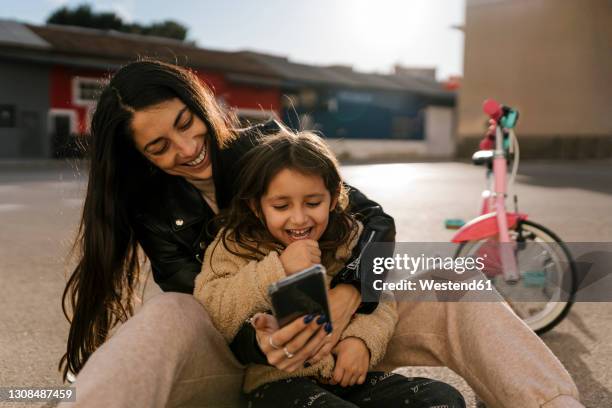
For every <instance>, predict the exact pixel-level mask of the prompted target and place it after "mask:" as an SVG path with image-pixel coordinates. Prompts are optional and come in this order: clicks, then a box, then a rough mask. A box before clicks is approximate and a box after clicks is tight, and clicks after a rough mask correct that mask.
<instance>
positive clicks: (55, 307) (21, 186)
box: [0, 162, 612, 408]
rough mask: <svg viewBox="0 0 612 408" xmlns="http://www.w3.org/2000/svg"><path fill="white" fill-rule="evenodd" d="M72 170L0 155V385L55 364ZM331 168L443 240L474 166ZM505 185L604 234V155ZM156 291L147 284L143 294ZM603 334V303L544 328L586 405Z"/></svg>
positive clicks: (610, 172) (600, 385)
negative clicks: (447, 221) (601, 158)
mask: <svg viewBox="0 0 612 408" xmlns="http://www.w3.org/2000/svg"><path fill="white" fill-rule="evenodd" d="M81 170H82V166H80V167H79V166H76V167H75V166H74V165H58V164H54V165H49V164H45V165H42V164H41V165H30V166H25V167H24V166H21V165H10V164H6V163H0V225H1V228H0V260H1V261H0V283H1V284H0V385H1V386H10V385H12V386H26V385H30V386H34V385H38V386H51V385H59V374H58V372H57V369H56V366H57V362H58V359H59V356H60V355H61V353H62V352H63V349H64V345H65V340H66V336H67V331H68V325H67V323H66V322H65V319H64V318H63V316H62V313H61V310H60V305H59V299H60V296H61V292H62V289H63V287H64V282H65V279H66V274H67V273H68V272H69V270H70V267H69V266H70V265H71V262H70V261H69V258H68V252H69V250H70V245H71V240H72V238H73V237H74V234H75V232H76V227H77V223H78V217H79V211H80V208H81V205H82V197H83V195H84V191H85V182H86V179H85V176H84V175H83V173H82V171H81ZM343 172H344V175H345V177H346V178H347V179H348V180H349V182H351V183H352V184H353V185H355V186H356V187H359V188H360V189H362V191H364V192H366V193H367V194H368V195H370V196H371V197H372V198H375V199H376V200H377V201H379V202H380V203H381V204H382V205H383V206H384V207H385V209H386V210H387V211H388V212H389V213H390V214H392V215H393V216H394V217H395V219H396V223H397V225H398V239H399V240H401V241H422V242H435V241H448V240H449V238H450V236H451V232H449V231H446V230H444V229H443V221H444V219H445V218H449V217H459V218H466V219H469V218H470V217H471V216H473V215H474V214H475V212H476V211H477V208H478V197H479V193H480V190H481V189H482V187H483V184H484V179H483V174H482V169H479V168H475V167H472V166H470V165H468V164H463V163H414V164H381V165H359V166H345V167H344V168H343ZM516 190H517V192H518V193H519V196H520V197H521V201H520V203H519V205H520V207H521V210H523V211H527V212H528V213H529V214H530V215H531V218H533V219H534V220H536V221H538V222H540V223H542V224H545V225H547V226H549V227H550V228H552V229H553V230H554V231H556V232H557V233H558V234H559V235H561V237H562V238H563V239H565V240H566V241H601V242H612V211H611V210H612V162H587V163H568V162H565V163H524V164H523V165H522V168H521V171H520V174H519V177H518V184H517V186H516ZM157 290H158V289H157V288H156V287H155V286H154V285H149V289H148V291H147V297H148V296H151V295H153V294H154V293H156V291H157ZM611 337H612V306H611V305H610V304H609V303H582V304H578V305H575V307H574V308H573V309H572V312H571V313H570V315H569V317H568V319H566V320H565V321H564V322H563V323H562V324H561V325H560V326H558V328H557V329H555V330H554V331H553V332H552V333H548V334H546V335H545V336H544V341H545V342H546V343H547V344H548V345H549V346H550V348H551V349H552V350H553V351H554V352H555V354H556V355H557V356H558V357H559V358H560V359H561V360H562V362H563V363H564V364H565V365H566V367H567V368H568V369H569V370H570V372H571V373H572V374H573V375H574V377H575V379H576V382H577V384H578V387H579V389H580V391H581V394H582V396H583V400H584V402H585V404H586V405H587V406H588V407H593V408H595V407H597V408H599V407H609V406H612V375H611V374H610V373H612V369H611V368H612V342H610V340H609V339H610V338H611ZM517 352H520V350H517ZM402 372H404V373H408V374H422V375H429V376H433V377H439V378H442V379H444V380H446V381H449V382H451V383H453V384H454V385H456V386H458V387H459V388H460V389H461V390H462V391H463V392H464V393H465V394H466V395H467V396H468V399H469V401H470V406H473V395H472V394H471V391H470V390H469V387H467V386H466V385H465V383H463V382H462V380H461V379H460V378H458V377H457V376H455V375H454V374H452V373H451V372H450V371H449V370H446V369H423V368H415V369H409V370H402ZM0 405H1V404H0ZM22 406H23V405H22ZM37 406H40V405H37Z"/></svg>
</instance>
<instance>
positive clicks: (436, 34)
mask: <svg viewBox="0 0 612 408" xmlns="http://www.w3.org/2000/svg"><path fill="white" fill-rule="evenodd" d="M3 3H4V4H3V5H2V7H1V8H0V18H4V19H7V18H8V19H16V20H19V21H22V22H29V23H34V24H44V22H45V20H46V18H47V17H48V16H49V15H50V14H51V12H52V11H53V10H55V9H57V8H58V7H60V6H63V5H67V6H70V7H74V6H75V5H78V4H82V3H83V0H74V1H73V0H21V1H11V2H8V1H3ZM88 3H89V4H91V5H92V6H93V9H94V11H114V12H116V13H117V14H118V15H120V16H121V17H122V18H123V19H124V20H125V21H128V22H137V23H141V24H149V23H151V22H157V21H163V20H166V19H172V20H175V21H178V22H180V23H181V24H183V25H185V26H187V27H188V28H189V32H188V39H190V40H195V41H196V43H197V45H198V46H200V47H203V48H211V49H217V50H225V51H235V50H245V49H248V50H254V51H260V52H266V53H270V54H274V55H282V56H286V57H288V58H289V59H290V60H291V61H295V62H302V63H307V64H316V65H331V64H342V65H352V66H353V68H354V69H356V70H360V71H365V72H380V73H389V72H391V71H392V68H393V65H394V64H397V63H399V64H402V65H405V66H413V67H436V68H437V72H438V74H437V76H438V79H444V78H447V77H448V76H449V75H461V74H462V72H463V33H462V32H461V31H460V30H458V29H456V28H454V27H456V26H461V25H462V24H463V22H464V18H465V0H294V1H288V0H218V1H210V0H200V1H198V0H173V1H168V0H97V1H90V2H88Z"/></svg>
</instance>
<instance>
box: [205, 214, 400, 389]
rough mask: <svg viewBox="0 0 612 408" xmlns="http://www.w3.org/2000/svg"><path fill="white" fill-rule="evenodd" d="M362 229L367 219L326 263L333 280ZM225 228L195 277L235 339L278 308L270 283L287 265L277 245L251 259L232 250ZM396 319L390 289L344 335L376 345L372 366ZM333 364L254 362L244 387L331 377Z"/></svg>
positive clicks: (224, 330)
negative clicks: (282, 366) (258, 316)
mask: <svg viewBox="0 0 612 408" xmlns="http://www.w3.org/2000/svg"><path fill="white" fill-rule="evenodd" d="M361 230H362V225H361V224H360V223H358V228H357V229H356V230H355V232H354V233H353V234H352V237H351V239H350V240H349V242H348V243H345V244H343V245H340V246H339V247H338V249H337V251H336V254H335V260H334V262H333V263H332V264H331V265H325V267H326V269H327V282H328V284H329V282H330V281H331V278H332V277H333V276H334V275H335V274H336V273H338V272H339V271H340V270H341V269H342V268H343V266H344V264H345V262H346V261H347V260H348V259H349V257H350V255H351V251H352V249H353V247H354V246H355V245H356V244H357V241H358V239H359V234H360V233H361ZM224 233H226V231H225V230H222V231H220V232H219V234H218V235H217V237H216V238H215V240H214V241H213V243H211V245H209V247H208V248H207V249H206V253H205V255H204V264H203V267H202V271H201V272H200V274H199V275H198V276H197V278H196V281H195V288H194V296H195V297H196V298H197V299H198V300H199V301H200V302H201V303H202V304H203V305H204V307H205V308H206V309H207V311H208V313H209V315H210V318H211V320H212V322H213V324H214V325H215V327H216V328H217V329H218V330H219V332H220V333H221V334H222V335H223V336H224V337H225V339H226V340H227V342H228V343H229V342H231V340H232V339H233V338H234V336H235V335H236V334H237V333H238V330H239V329H240V327H241V326H242V324H243V323H244V322H245V321H246V320H247V319H249V318H250V317H251V316H253V315H254V314H255V313H257V312H265V311H268V310H271V309H272V306H271V303H270V299H269V297H268V286H269V285H270V284H272V283H274V282H276V281H278V280H280V279H282V278H284V277H285V271H284V269H283V265H282V263H281V261H280V258H279V254H278V252H276V251H270V252H269V253H268V254H267V255H266V256H264V257H261V259H259V260H258V261H249V260H248V259H245V258H243V257H240V256H237V255H234V254H232V253H231V252H230V251H228V250H227V249H226V248H225V246H224V245H223V242H222V241H221V237H222V235H221V234H224ZM227 242H228V245H232V247H231V248H232V250H234V251H235V252H238V253H240V252H241V251H244V250H243V249H241V248H240V247H238V246H237V245H236V244H235V243H232V242H231V241H229V240H227ZM396 323H397V308H396V304H395V302H394V301H393V299H392V295H390V294H387V293H385V294H384V296H383V298H381V302H380V304H379V306H378V307H377V308H376V310H375V311H374V312H373V313H372V314H367V315H366V314H357V315H355V316H354V317H353V319H352V320H351V322H350V323H349V325H348V326H347V327H346V329H345V330H344V332H343V333H342V335H341V337H340V339H341V340H342V339H345V338H347V337H357V338H360V339H362V340H363V342H364V343H365V344H366V346H367V347H368V349H369V351H370V367H373V366H374V365H376V364H377V363H378V362H379V361H381V360H382V358H383V356H384V354H385V350H386V348H387V343H388V342H389V339H390V338H391V336H392V335H393V331H394V328H395V324H396ZM333 369H334V358H333V357H332V356H327V357H326V358H325V359H323V360H322V361H320V362H318V363H317V364H314V365H313V366H311V367H308V368H304V369H300V370H296V371H295V372H293V373H287V372H284V371H281V370H278V369H276V368H274V367H271V366H267V365H256V364H252V365H250V366H249V367H247V370H246V374H245V379H244V384H243V389H244V391H245V392H250V391H252V390H254V389H255V388H257V387H259V386H260V385H263V384H266V383H269V382H273V381H277V380H281V379H285V378H290V377H310V376H313V377H316V378H319V379H329V378H330V377H331V375H332V372H333Z"/></svg>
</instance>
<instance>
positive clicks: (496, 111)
mask: <svg viewBox="0 0 612 408" xmlns="http://www.w3.org/2000/svg"><path fill="white" fill-rule="evenodd" d="M482 110H483V111H484V113H486V114H487V115H488V116H489V117H490V118H491V119H495V121H499V119H500V118H501V117H502V115H503V107H502V105H500V104H499V103H498V102H497V101H495V100H494V99H487V100H485V101H484V103H483V104H482Z"/></svg>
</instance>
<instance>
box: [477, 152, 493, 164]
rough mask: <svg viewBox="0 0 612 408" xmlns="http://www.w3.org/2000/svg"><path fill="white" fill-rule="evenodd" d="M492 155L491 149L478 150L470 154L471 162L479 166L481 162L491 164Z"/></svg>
mask: <svg viewBox="0 0 612 408" xmlns="http://www.w3.org/2000/svg"><path fill="white" fill-rule="evenodd" d="M493 155H494V151H493V150H479V151H477V152H476V153H474V154H473V155H472V163H474V164H475V165H476V166H480V165H482V164H486V165H488V166H491V163H493Z"/></svg>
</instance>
